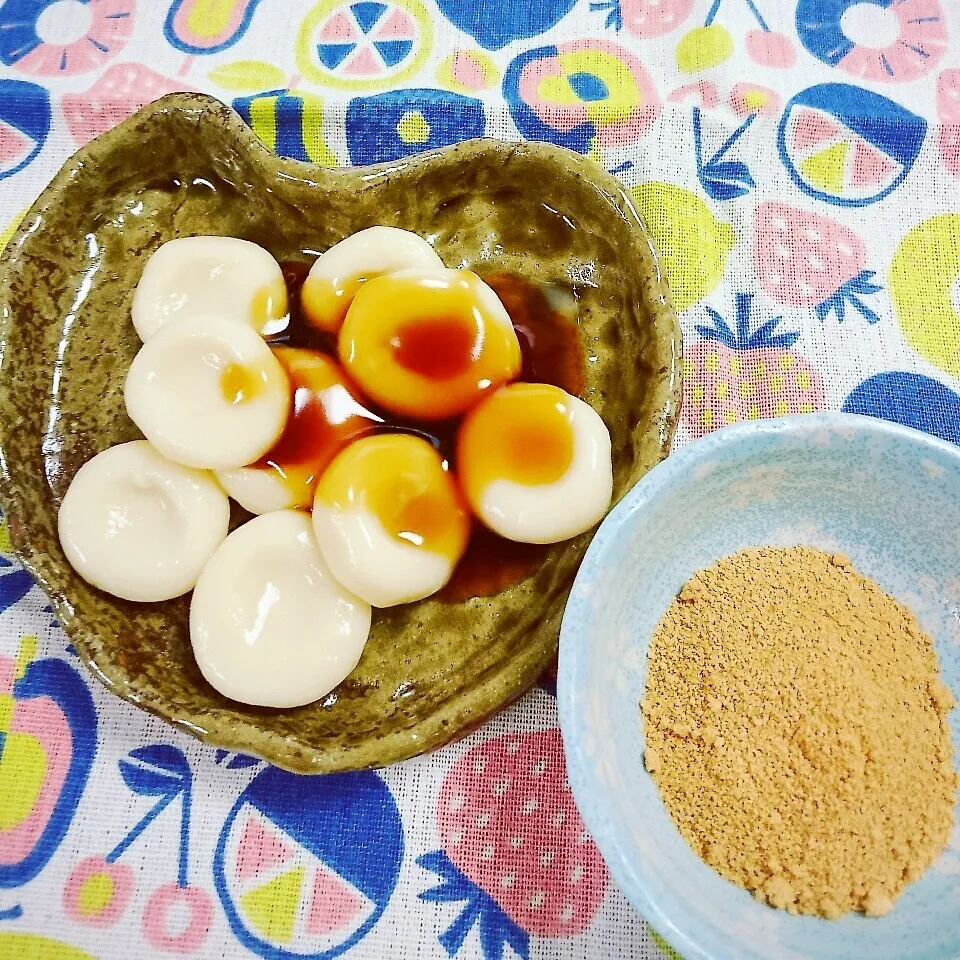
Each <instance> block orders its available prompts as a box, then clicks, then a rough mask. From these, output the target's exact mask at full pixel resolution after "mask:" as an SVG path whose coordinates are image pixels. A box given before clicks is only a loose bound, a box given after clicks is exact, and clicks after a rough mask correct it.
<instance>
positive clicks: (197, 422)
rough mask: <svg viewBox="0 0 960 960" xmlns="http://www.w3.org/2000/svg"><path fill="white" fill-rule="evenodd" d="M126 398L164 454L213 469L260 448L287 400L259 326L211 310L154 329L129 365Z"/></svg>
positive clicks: (269, 442) (276, 429)
mask: <svg viewBox="0 0 960 960" xmlns="http://www.w3.org/2000/svg"><path fill="white" fill-rule="evenodd" d="M124 399H125V400H126V404H127V413H129V415H130V419H131V420H133V422H134V423H135V424H136V425H137V426H138V427H139V428H140V430H141V431H142V432H143V435H144V436H145V437H146V438H147V439H148V440H149V441H150V442H151V443H152V444H153V445H154V446H155V447H156V448H157V449H158V450H159V451H160V452H161V453H162V454H163V455H164V456H166V457H169V458H170V459H171V460H176V461H177V462H178V463H183V464H186V465H187V466H190V467H205V468H209V469H211V470H227V469H231V468H233V467H242V466H245V465H246V464H248V463H253V462H254V461H255V460H257V459H258V458H259V457H261V456H263V454H264V453H266V452H267V451H268V450H269V449H270V448H271V447H272V446H273V444H274V443H275V442H276V440H277V438H278V437H279V436H280V434H281V433H282V432H283V428H284V426H285V425H286V422H287V416H288V414H289V411H290V404H291V399H290V386H289V383H288V380H287V375H286V373H285V372H284V369H283V367H282V365H281V364H280V362H279V361H278V360H277V358H276V357H275V356H274V355H273V353H272V352H271V350H270V348H269V347H268V346H267V345H266V343H265V342H264V341H263V339H262V338H261V337H260V336H259V334H257V333H256V332H255V331H254V330H253V328H252V327H246V326H243V325H242V324H239V323H236V322H235V321H233V320H229V319H227V318H225V317H223V316H220V315H214V314H209V315H207V316H204V317H194V318H184V319H181V320H174V321H173V322H172V323H168V324H167V325H166V326H164V327H162V328H161V329H160V330H158V331H157V332H156V333H155V334H154V335H153V336H152V337H151V338H150V340H149V341H148V342H147V343H145V344H144V345H143V346H142V347H141V348H140V351H139V353H137V355H136V357H135V358H134V361H133V363H132V364H131V366H130V372H129V373H128V374H127V382H126V385H125V388H124Z"/></svg>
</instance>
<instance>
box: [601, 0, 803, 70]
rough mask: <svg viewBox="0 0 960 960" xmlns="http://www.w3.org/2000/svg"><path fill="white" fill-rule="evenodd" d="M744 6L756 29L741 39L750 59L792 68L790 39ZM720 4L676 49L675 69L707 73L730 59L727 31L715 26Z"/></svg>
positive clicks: (717, 1) (750, 3)
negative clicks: (754, 21) (676, 67)
mask: <svg viewBox="0 0 960 960" xmlns="http://www.w3.org/2000/svg"><path fill="white" fill-rule="evenodd" d="M743 2H744V3H745V4H746V6H747V9H748V10H749V11H750V14H751V15H752V16H753V18H754V20H756V22H757V28H758V29H754V30H750V31H748V32H747V34H746V35H745V37H744V42H745V43H746V47H747V53H748V54H749V56H750V59H751V60H753V61H754V63H758V64H760V65H761V66H764V67H774V68H780V69H782V68H785V67H790V66H793V64H794V62H795V61H796V59H797V54H796V51H795V50H794V48H793V41H792V40H791V39H790V37H788V36H787V35H786V34H785V33H779V32H778V31H776V30H771V29H770V27H769V26H768V25H767V22H766V20H764V18H763V14H762V13H761V12H760V10H759V8H758V7H757V4H756V3H755V2H754V0H743ZM722 3H723V0H713V3H712V4H711V6H710V9H709V11H708V12H707V16H706V19H705V20H704V23H703V26H702V27H694V29H693V30H691V31H690V32H689V33H687V34H685V35H684V36H683V37H682V38H681V40H680V43H679V44H678V45H677V54H676V56H677V66H678V67H679V68H680V70H681V71H682V72H683V73H694V72H697V71H700V70H709V69H710V68H711V67H716V66H719V65H720V64H721V63H723V62H724V61H726V60H729V59H730V57H732V56H733V51H734V44H733V37H732V36H731V34H730V31H729V30H728V29H727V28H726V27H725V26H723V25H722V24H720V23H716V22H715V21H716V18H717V14H718V13H719V12H720V7H721V4H722ZM608 26H609V23H608Z"/></svg>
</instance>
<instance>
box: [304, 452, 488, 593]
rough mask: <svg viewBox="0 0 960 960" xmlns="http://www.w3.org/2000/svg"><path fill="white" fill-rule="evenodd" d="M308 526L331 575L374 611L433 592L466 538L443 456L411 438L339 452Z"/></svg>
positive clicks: (462, 508) (465, 517)
mask: <svg viewBox="0 0 960 960" xmlns="http://www.w3.org/2000/svg"><path fill="white" fill-rule="evenodd" d="M313 525H314V529H315V530H316V532H317V542H318V543H319V544H320V549H321V551H322V552H323V556H324V559H325V560H326V561H327V563H328V564H329V566H330V569H331V570H332V571H333V574H334V576H336V578H337V579H338V580H339V581H340V582H341V583H343V584H344V585H345V586H347V587H348V588H349V589H350V590H352V591H353V592H354V593H356V594H357V596H359V597H362V598H363V599H364V600H366V601H367V602H368V603H370V604H371V605H372V606H375V607H392V606H394V605H396V604H398V603H411V602H412V601H414V600H422V599H423V598H424V597H427V596H429V595H430V594H432V593H436V591H437V590H439V589H441V588H442V587H443V586H445V585H446V583H447V582H448V581H449V579H450V576H451V575H452V573H453V570H454V567H455V566H456V565H457V561H458V560H459V559H460V557H461V556H463V553H464V551H465V550H466V548H467V541H468V539H469V537H470V515H469V512H468V511H467V509H466V505H465V504H464V503H463V501H462V499H461V497H460V493H459V491H458V490H457V487H456V484H455V483H454V481H453V478H452V477H451V476H450V474H449V472H448V471H447V469H446V465H445V464H444V462H443V460H442V459H441V457H440V454H438V453H437V451H436V450H435V449H434V448H433V447H432V446H431V445H430V444H429V443H427V441H426V440H423V439H421V438H419V437H414V436H411V435H409V434H382V435H380V436H372V437H364V438H363V439H360V440H356V441H354V442H353V443H352V444H350V446H348V447H346V448H345V449H344V450H343V451H341V452H340V453H339V454H338V455H337V457H336V459H335V460H334V461H333V463H331V464H330V466H329V467H327V469H326V470H325V471H324V473H323V475H322V476H321V477H320V480H319V482H318V484H317V492H316V498H315V500H314V504H313Z"/></svg>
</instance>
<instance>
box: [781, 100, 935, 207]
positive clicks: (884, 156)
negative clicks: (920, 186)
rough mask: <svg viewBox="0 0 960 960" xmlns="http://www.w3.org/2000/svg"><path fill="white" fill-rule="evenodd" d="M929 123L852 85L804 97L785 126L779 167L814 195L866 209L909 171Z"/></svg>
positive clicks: (788, 112) (786, 115)
mask: <svg viewBox="0 0 960 960" xmlns="http://www.w3.org/2000/svg"><path fill="white" fill-rule="evenodd" d="M926 133H927V121H926V120H924V119H923V117H920V116H918V115H917V114H915V113H911V112H910V111H909V110H907V109H906V108H905V107H902V106H900V104H899V103H895V102H894V101H893V100H890V99H889V98H887V97H884V96H881V95H880V94H879V93H874V92H873V91H871V90H865V89H863V88H862V87H854V86H851V85H850V84H846V83H823V84H819V85H818V86H815V87H810V88H809V89H807V90H803V91H801V92H800V93H798V94H797V95H796V96H795V97H794V98H793V99H792V100H791V101H790V102H789V103H788V104H787V106H786V109H785V110H784V111H783V117H782V118H781V120H780V128H779V132H778V139H777V143H778V148H779V151H780V160H781V161H782V162H783V165H784V166H785V167H786V168H787V172H788V173H789V174H790V176H791V178H792V179H793V182H794V183H795V184H796V185H797V186H798V187H799V188H800V189H801V190H802V191H803V192H804V193H805V194H807V195H808V196H810V197H815V198H816V199H818V200H824V201H826V202H827V203H832V204H834V205H835V206H838V207H863V206H867V205H868V204H871V203H876V202H877V201H878V200H881V199H882V198H883V197H885V196H887V195H888V194H889V193H891V192H892V191H893V190H894V189H896V187H897V186H898V185H899V184H900V183H901V182H902V181H903V179H904V178H905V177H906V176H907V174H908V173H909V172H910V169H911V167H912V166H913V164H914V161H915V160H916V159H917V155H918V154H919V153H920V148H921V147H922V146H923V140H924V137H925V136H926Z"/></svg>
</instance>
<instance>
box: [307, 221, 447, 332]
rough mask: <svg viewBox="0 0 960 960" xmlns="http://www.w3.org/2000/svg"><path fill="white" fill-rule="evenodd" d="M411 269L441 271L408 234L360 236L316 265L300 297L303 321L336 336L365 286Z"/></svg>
mask: <svg viewBox="0 0 960 960" xmlns="http://www.w3.org/2000/svg"><path fill="white" fill-rule="evenodd" d="M410 268H423V269H442V268H443V261H442V260H441V259H440V257H439V256H438V255H437V253H436V251H435V250H434V249H433V247H431V246H430V244H429V243H427V241H426V240H424V239H423V237H420V236H418V235H417V234H415V233H410V231H409V230H400V229H398V228H397V227H368V228H367V229H366V230H360V231H359V232H358V233H354V234H352V235H351V236H349V237H347V238H346V239H345V240H341V241H340V242H339V243H335V244H334V245H333V246H332V247H331V248H330V249H329V250H327V251H326V252H325V253H322V254H321V255H320V256H319V257H318V258H317V260H316V261H315V262H314V264H313V266H312V267H311V268H310V272H309V273H308V274H307V279H306V280H305V281H304V283H303V287H302V289H301V291H300V305H301V307H302V309H303V315H304V317H305V318H306V321H307V323H309V324H310V326H312V327H313V328H314V329H316V330H322V331H324V332H326V333H336V332H337V331H338V330H339V329H340V327H341V326H342V325H343V318H344V317H345V316H346V314H347V310H348V308H349V307H350V304H351V303H352V302H353V298H354V297H355V296H356V294H357V291H358V290H359V289H360V287H361V286H362V285H363V284H364V283H365V282H366V281H367V280H371V279H373V278H374V277H381V276H384V275H385V274H390V273H396V272H397V271H398V270H406V269H410Z"/></svg>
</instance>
